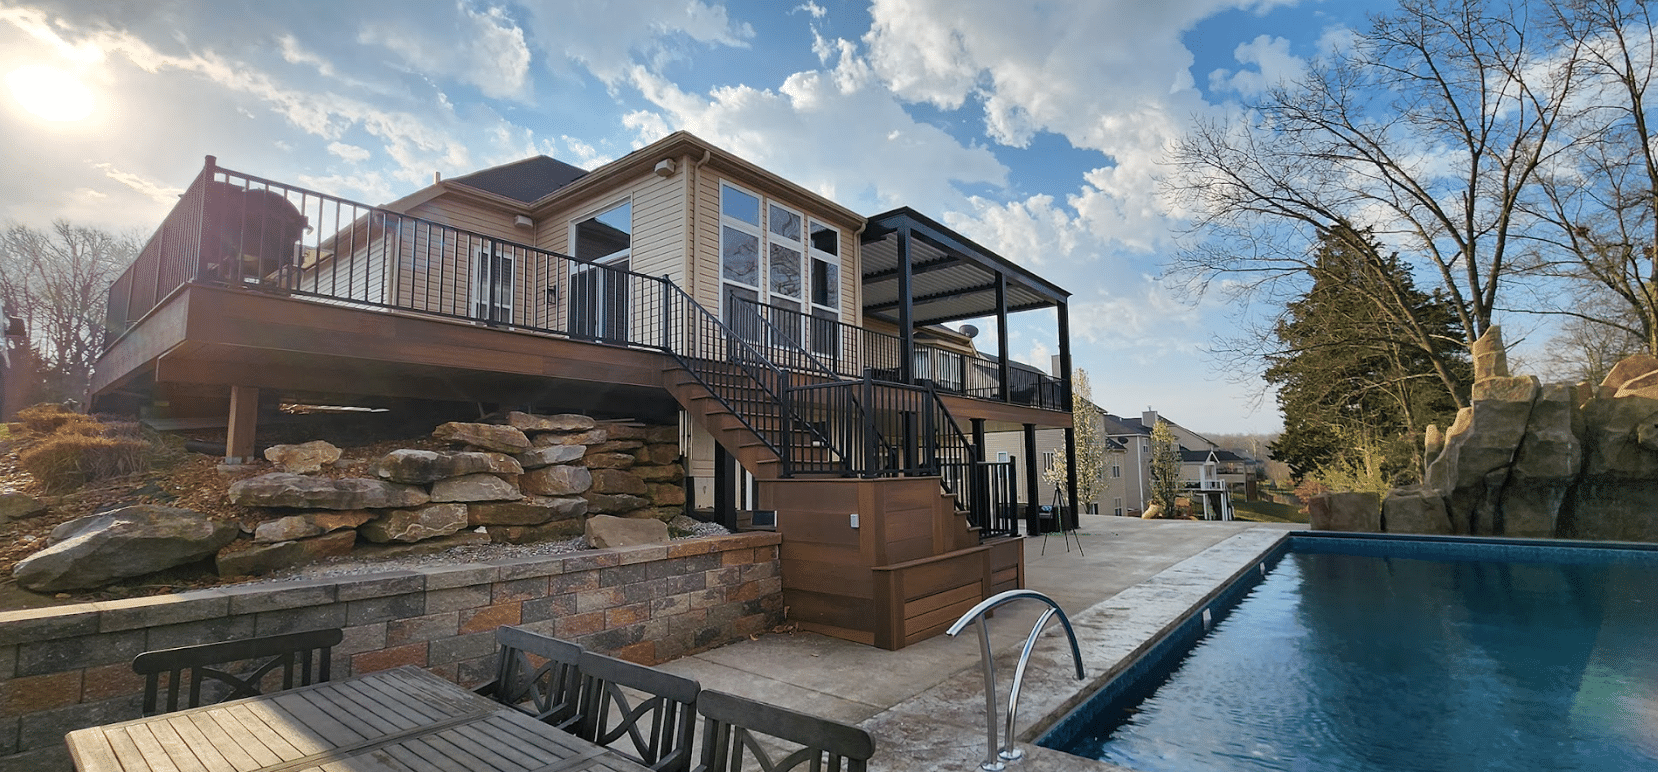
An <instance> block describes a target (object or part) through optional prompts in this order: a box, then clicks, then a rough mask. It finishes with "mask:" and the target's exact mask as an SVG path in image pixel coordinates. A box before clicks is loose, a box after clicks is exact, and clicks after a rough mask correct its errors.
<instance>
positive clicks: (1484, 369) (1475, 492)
mask: <svg viewBox="0 0 1658 772" xmlns="http://www.w3.org/2000/svg"><path fill="white" fill-rule="evenodd" d="M1473 355H1474V356H1473V359H1474V388H1473V399H1472V404H1471V406H1469V407H1466V408H1463V409H1462V411H1461V412H1459V413H1458V414H1457V417H1456V422H1455V423H1453V424H1452V425H1451V427H1450V428H1449V429H1446V430H1445V431H1443V432H1441V431H1440V430H1439V429H1438V428H1437V427H1433V426H1430V427H1428V431H1427V437H1426V442H1425V448H1424V451H1425V454H1426V456H1425V459H1426V462H1427V474H1426V480H1425V482H1424V483H1423V484H1422V485H1414V486H1410V487H1407V488H1399V489H1395V490H1393V491H1391V492H1389V493H1388V495H1387V497H1386V498H1385V499H1383V500H1382V501H1381V502H1380V511H1378V506H1377V501H1376V499H1375V497H1374V495H1373V494H1372V495H1370V496H1369V497H1364V496H1360V495H1357V494H1351V495H1347V496H1346V497H1345V498H1338V497H1335V496H1332V497H1330V498H1329V499H1328V500H1327V501H1324V502H1318V503H1315V504H1314V505H1313V506H1310V507H1309V509H1310V512H1311V514H1312V524H1313V527H1314V528H1325V529H1330V530H1355V531H1358V530H1365V531H1379V530H1385V531H1388V532H1394V533H1426V534H1472V535H1482V536H1529V537H1552V538H1567V539H1596V540H1623V541H1658V518H1654V517H1653V516H1652V513H1653V512H1654V511H1658V358H1654V357H1652V356H1648V355H1645V354H1641V355H1636V356H1632V357H1629V358H1627V359H1624V360H1623V361H1621V362H1619V363H1618V364H1617V366H1615V367H1614V368H1612V371H1611V372H1610V373H1608V374H1607V376H1606V378H1605V379H1604V380H1603V381H1601V383H1600V384H1599V385H1598V386H1597V385H1595V384H1592V383H1588V382H1583V383H1576V384H1569V383H1542V382H1540V381H1539V380H1538V379H1537V378H1536V377H1535V376H1530V375H1511V374H1510V373H1509V370H1508V358H1507V352H1506V350H1505V348H1504V346H1503V341H1502V331H1501V330H1500V329H1499V328H1497V327H1492V328H1491V329H1490V330H1489V331H1488V332H1487V333H1486V334H1485V335H1484V336H1482V337H1481V338H1480V339H1479V340H1478V341H1476V342H1475V344H1474V346H1473Z"/></svg>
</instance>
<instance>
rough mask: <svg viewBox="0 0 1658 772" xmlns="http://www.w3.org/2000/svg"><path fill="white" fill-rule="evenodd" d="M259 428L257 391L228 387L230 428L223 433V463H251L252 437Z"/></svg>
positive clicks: (247, 388)
mask: <svg viewBox="0 0 1658 772" xmlns="http://www.w3.org/2000/svg"><path fill="white" fill-rule="evenodd" d="M258 427H259V389H258V388H256V387H253V386H232V387H230V426H229V429H228V430H227V431H226V432H225V463H227V464H246V463H249V462H251V461H253V435H254V432H255V431H256V430H257V429H258Z"/></svg>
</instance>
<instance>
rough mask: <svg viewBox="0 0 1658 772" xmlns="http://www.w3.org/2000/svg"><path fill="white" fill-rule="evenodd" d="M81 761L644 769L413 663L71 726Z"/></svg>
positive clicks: (272, 770) (92, 768)
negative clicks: (137, 716)
mask: <svg viewBox="0 0 1658 772" xmlns="http://www.w3.org/2000/svg"><path fill="white" fill-rule="evenodd" d="M65 741H66V742H67V743H68V744H69V753H70V755H71V756H72V757H73V758H74V760H75V768H76V769H78V770H81V772H117V771H119V772H151V771H152V770H153V771H155V772H161V771H162V770H167V771H168V772H171V770H178V772H256V771H257V772H307V771H310V770H317V771H319V772H320V771H321V770H327V772H346V771H350V772H371V771H372V772H449V771H450V770H467V771H470V772H519V771H522V772H564V770H572V771H574V770H604V771H606V772H644V771H645V769H646V768H645V767H643V766H640V765H639V764H637V763H635V762H633V761H632V760H630V759H627V758H624V757H622V756H620V755H618V754H616V753H614V752H612V751H609V750H606V749H605V748H602V747H600V746H598V745H595V744H593V743H590V742H587V741H586V740H582V739H580V738H578V737H576V736H574V735H571V734H568V733H565V732H562V731H559V730H557V729H554V728H553V727H550V726H548V725H546V724H543V723H541V722H539V721H537V720H535V719H534V718H531V717H529V716H526V715H524V714H523V713H520V712H519V711H517V710H515V709H513V708H512V707H510V706H506V705H502V704H500V703H498V702H495V701H493V700H490V699H488V698H486V697H482V696H480V695H476V694H473V693H471V692H468V691H466V690H464V689H461V688H460V687H458V686H456V685H454V684H452V683H449V682H448V681H445V680H443V679H441V678H438V677H437V676H434V675H432V674H430V673H427V672H426V671H424V670H420V669H419V668H414V667H400V668H397V669H395V670H386V671H382V672H378V673H370V674H368V675H364V676H358V677H356V678H350V679H346V680H342V681H329V682H327V683H321V684H314V685H312V686H306V687H301V688H298V689H290V690H287V691H282V692H275V693H272V694H267V695H263V696H260V697H249V698H247V699H242V700H235V701H233V702H223V703H219V704H217V705H208V706H203V707H200V708H193V709H190V710H181V711H177V712H174V713H164V714H161V715H158V716H151V717H149V718H142V719H138V720H136V721H126V722H123V723H119V724H109V725H106V726H98V727H91V728H88V729H79V730H76V731H73V732H70V733H69V734H68V735H67V736H66V737H65Z"/></svg>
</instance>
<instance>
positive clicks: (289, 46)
mask: <svg viewBox="0 0 1658 772" xmlns="http://www.w3.org/2000/svg"><path fill="white" fill-rule="evenodd" d="M276 44H277V46H278V47H280V48H281V49H282V60H283V61H285V62H287V63H289V64H304V65H309V66H311V67H314V68H316V71H317V73H318V74H320V75H323V76H325V77H329V78H332V77H334V65H333V64H332V63H331V62H329V61H328V60H327V59H324V58H322V57H321V56H318V55H317V54H315V53H312V52H311V51H308V50H306V48H305V47H304V46H302V45H300V43H299V40H298V39H297V38H295V37H294V36H293V35H278V36H277V38H276Z"/></svg>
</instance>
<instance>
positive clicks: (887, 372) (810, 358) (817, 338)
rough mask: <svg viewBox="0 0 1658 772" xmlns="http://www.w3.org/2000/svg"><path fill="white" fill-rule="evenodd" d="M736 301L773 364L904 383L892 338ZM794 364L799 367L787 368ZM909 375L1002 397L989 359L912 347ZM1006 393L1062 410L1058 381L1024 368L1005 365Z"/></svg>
mask: <svg viewBox="0 0 1658 772" xmlns="http://www.w3.org/2000/svg"><path fill="white" fill-rule="evenodd" d="M737 301H738V302H737V304H736V305H739V306H741V307H743V308H744V309H745V310H748V311H751V312H752V313H753V314H754V315H755V316H757V317H759V318H760V319H761V320H763V321H764V323H765V324H766V325H768V326H769V334H768V335H760V334H758V332H757V333H756V334H755V335H753V336H752V338H751V339H752V340H754V341H755V342H756V345H757V346H758V347H759V348H761V349H762V350H764V351H767V352H768V354H769V353H773V352H774V350H775V353H776V355H777V358H776V361H777V362H778V363H779V364H781V365H783V366H785V367H794V368H795V369H808V368H809V369H812V370H821V371H827V372H832V373H835V374H836V375H839V376H842V377H846V378H861V377H863V376H864V375H865V374H866V373H867V374H870V375H873V376H874V377H875V379H876V380H881V381H887V382H891V383H904V382H905V380H904V377H903V374H902V373H903V370H902V367H901V365H902V363H903V353H902V352H903V341H902V340H901V339H899V337H898V336H896V335H892V334H890V333H885V332H879V331H876V330H871V329H868V328H865V327H859V326H857V325H852V324H847V323H845V322H842V321H840V320H838V319H833V318H827V317H824V316H819V315H816V314H807V313H805V312H803V311H797V310H794V309H792V308H782V307H780V306H775V305H767V304H764V303H759V302H756V301H753V300H748V299H746V298H740V299H737ZM795 362H799V363H800V365H801V366H800V367H796V366H795V365H794V364H791V363H795ZM910 372H911V378H910V382H912V383H915V384H924V383H931V384H933V385H934V386H936V387H938V388H939V389H940V390H942V391H944V392H946V393H950V394H959V395H962V396H968V397H976V398H979V399H988V400H996V401H1000V400H1001V399H1002V387H1001V383H1002V378H1001V368H1000V365H999V363H998V362H997V361H996V360H994V359H986V358H984V357H980V356H975V355H972V354H967V353H963V352H960V351H951V350H949V349H944V348H939V347H937V346H930V345H927V344H925V343H918V344H916V346H915V353H914V354H913V356H912V357H911V360H910ZM1007 392H1008V395H1007V401H1008V402H1011V403H1014V404H1019V405H1029V406H1031V407H1040V408H1046V409H1048V410H1063V409H1065V408H1064V407H1063V404H1064V385H1063V384H1062V383H1061V382H1060V381H1059V379H1057V378H1054V377H1052V376H1049V375H1047V374H1045V373H1042V372H1038V371H1036V370H1033V369H1031V368H1030V367H1029V366H1027V365H1012V366H1010V367H1009V369H1008V390H1007Z"/></svg>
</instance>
